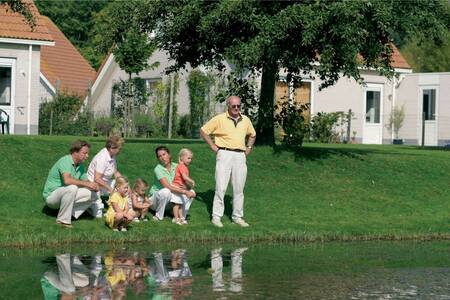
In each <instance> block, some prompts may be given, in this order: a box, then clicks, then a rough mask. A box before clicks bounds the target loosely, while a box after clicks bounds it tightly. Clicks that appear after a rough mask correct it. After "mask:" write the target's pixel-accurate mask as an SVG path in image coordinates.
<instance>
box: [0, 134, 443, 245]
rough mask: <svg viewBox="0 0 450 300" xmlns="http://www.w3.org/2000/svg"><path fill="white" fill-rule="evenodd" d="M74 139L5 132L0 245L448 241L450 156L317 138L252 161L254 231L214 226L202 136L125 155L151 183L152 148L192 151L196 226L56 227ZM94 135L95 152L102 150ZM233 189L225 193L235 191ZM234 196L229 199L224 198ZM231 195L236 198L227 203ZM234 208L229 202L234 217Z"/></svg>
mask: <svg viewBox="0 0 450 300" xmlns="http://www.w3.org/2000/svg"><path fill="white" fill-rule="evenodd" d="M72 140H73V138H72V137H41V136H39V137H19V136H15V137H14V136H1V137H0V153H1V155H0V165H1V166H2V172H1V173H2V175H1V177H0V191H1V193H0V211H1V212H2V217H1V218H0V246H2V245H3V246H6V245H17V246H31V245H49V244H66V243H71V242H82V241H96V242H98V243H104V242H114V243H121V242H126V241H150V242H154V243H159V242H167V241H178V242H179V241H183V240H186V241H191V240H196V241H236V240H247V241H256V240H290V241H299V240H332V239H340V240H351V239H378V238H381V239H391V238H449V237H450V234H448V229H449V222H448V219H449V218H448V212H449V203H450V202H449V200H448V199H449V197H450V193H449V184H448V174H449V171H450V160H449V156H450V153H449V152H447V151H443V150H433V149H428V150H421V149H417V148H415V147H406V146H404V147H394V146H364V145H316V144H308V145H305V147H304V148H303V149H302V150H301V151H300V152H299V153H292V152H289V151H286V150H284V149H281V148H280V149H275V150H273V149H272V148H269V147H257V148H256V149H255V151H254V152H253V153H252V155H251V156H250V157H249V159H248V169H249V176H248V178H247V185H246V191H245V195H246V201H245V214H246V215H245V218H246V220H247V221H248V222H249V223H250V224H251V227H249V228H245V229H242V228H238V227H237V226H235V225H231V224H230V221H229V218H224V220H223V221H224V225H225V227H224V228H223V229H217V228H214V227H213V226H211V225H210V223H209V219H210V212H211V206H212V198H213V195H214V155H213V153H212V152H211V151H210V150H209V149H208V148H207V146H206V145H205V144H204V143H201V142H197V141H189V140H186V141H156V140H130V141H127V144H126V145H125V148H124V150H123V152H122V153H121V154H120V155H119V157H118V164H119V169H120V171H121V172H122V173H123V174H125V175H127V176H128V177H129V178H130V179H131V181H132V182H133V181H134V179H135V178H136V177H138V176H142V177H144V178H145V179H146V180H148V181H149V182H151V181H152V179H153V176H152V169H153V167H154V165H155V164H156V160H155V158H154V153H153V151H154V149H155V147H156V146H157V145H159V144H160V143H163V144H167V143H169V142H170V144H169V147H170V148H171V150H172V152H173V153H174V154H175V153H177V152H178V150H179V149H180V148H181V147H183V146H187V147H189V148H191V149H192V150H193V151H194V164H193V165H192V167H191V174H192V176H193V178H194V179H196V181H197V185H198V187H197V188H196V191H197V194H198V199H197V201H196V202H194V204H193V207H192V209H191V223H190V225H189V226H185V227H179V226H175V225H173V224H171V223H170V221H169V219H166V220H165V221H164V222H163V223H158V224H154V223H152V222H149V223H140V224H135V225H133V228H132V230H130V231H129V232H127V233H125V234H123V233H115V232H112V231H110V230H108V229H107V228H106V227H105V226H104V225H103V221H101V220H91V219H90V218H88V217H86V218H83V219H81V220H79V221H76V222H74V225H75V226H74V228H73V229H71V230H65V229H62V228H59V227H57V226H56V225H55V224H54V222H55V217H54V216H51V215H47V214H45V213H43V211H42V208H43V206H44V202H43V200H41V192H42V187H43V184H44V182H45V178H46V176H47V173H48V170H49V169H50V167H51V166H52V164H53V163H54V162H55V161H56V160H57V159H58V158H59V157H60V156H62V155H64V154H65V153H67V150H68V145H69V144H70V142H71V141H72ZM89 141H91V142H92V145H93V147H92V149H91V151H92V152H91V153H92V154H91V157H92V156H93V155H94V154H95V153H96V152H97V151H98V150H100V149H101V148H102V147H103V144H104V140H103V139H92V138H91V139H89ZM230 191H231V190H229V193H228V195H230V194H231V193H230ZM230 199H231V197H230V196H228V197H227V200H230ZM228 202H229V201H228ZM230 211H231V207H230V205H228V206H227V207H226V214H227V215H228V216H230Z"/></svg>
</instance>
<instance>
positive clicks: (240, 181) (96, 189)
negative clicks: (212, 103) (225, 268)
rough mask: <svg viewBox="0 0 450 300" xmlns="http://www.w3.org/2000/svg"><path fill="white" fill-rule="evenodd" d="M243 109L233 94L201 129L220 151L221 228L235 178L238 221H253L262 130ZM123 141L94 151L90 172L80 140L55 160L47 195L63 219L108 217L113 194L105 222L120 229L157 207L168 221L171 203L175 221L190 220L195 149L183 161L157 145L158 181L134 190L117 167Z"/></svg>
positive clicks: (66, 222) (217, 216)
mask: <svg viewBox="0 0 450 300" xmlns="http://www.w3.org/2000/svg"><path fill="white" fill-rule="evenodd" d="M240 108H241V99H240V98H239V97H237V96H231V97H229V98H228V99H227V111H226V112H224V113H222V114H219V115H217V116H215V117H213V118H212V119H211V120H209V121H208V122H207V123H206V124H205V125H204V126H203V127H202V128H201V129H200V134H201V136H202V138H203V139H204V140H205V141H206V143H207V144H208V145H209V146H210V148H211V150H212V151H214V152H215V153H216V171H215V179H216V188H215V195H214V200H213V212H212V219H211V222H212V224H213V225H214V226H216V227H223V223H222V221H221V218H222V217H223V214H224V196H225V192H226V189H227V186H228V183H229V181H230V177H231V182H232V186H233V213H232V221H233V223H235V224H238V225H240V226H242V227H248V226H249V224H248V223H247V222H246V221H245V220H244V219H243V216H244V186H245V181H246V177H247V163H246V157H247V156H248V155H249V154H250V153H251V151H252V148H253V144H254V142H255V139H256V132H255V129H254V128H253V125H252V123H251V121H250V119H249V118H248V117H246V116H244V115H242V114H241V113H240ZM211 136H214V139H212V138H211ZM123 144H124V140H123V139H122V138H121V137H119V136H111V137H109V138H108V140H107V142H106V145H105V148H103V149H102V150H100V151H99V152H98V153H97V154H96V155H95V156H94V158H93V159H92V161H91V163H90V164H89V167H88V170H87V172H86V170H85V168H84V166H83V162H84V161H86V160H87V159H88V157H89V150H90V144H89V143H88V142H86V141H82V140H76V141H75V142H73V143H72V146H71V148H70V153H69V154H68V155H65V156H63V157H62V158H60V159H59V160H58V161H57V162H56V163H55V164H54V165H53V167H52V168H51V169H50V172H49V174H48V177H47V181H46V183H45V186H44V191H43V198H44V200H45V203H46V205H47V206H48V207H50V208H54V209H58V216H57V219H56V222H57V224H59V225H61V226H64V227H72V217H73V218H75V219H77V218H78V217H79V216H80V215H81V214H82V213H83V212H85V211H89V212H90V213H91V214H92V215H93V216H96V217H98V218H101V217H103V210H104V204H103V201H102V198H103V199H105V197H107V198H108V201H107V204H108V208H107V212H106V214H105V215H104V216H105V221H106V224H107V225H108V226H109V227H110V228H111V229H113V230H115V231H127V226H128V225H129V224H130V222H132V221H135V222H140V221H146V220H147V218H146V215H147V214H148V212H149V211H150V210H151V211H153V212H154V215H153V217H152V219H153V220H154V221H162V220H163V218H164V214H165V212H166V208H167V207H168V206H167V205H168V204H169V203H171V204H172V212H173V219H172V221H173V223H175V224H178V225H186V224H187V223H188V222H187V214H188V211H189V208H190V206H191V204H192V201H193V200H194V198H195V196H196V193H195V191H194V187H195V181H194V180H193V179H192V178H191V177H190V175H189V165H190V163H191V161H192V158H193V153H192V151H191V150H189V149H186V148H184V149H182V150H181V151H180V153H179V160H178V163H174V162H172V159H171V154H170V151H169V149H168V148H167V147H165V146H159V147H157V148H156V149H155V155H156V158H157V160H158V162H159V163H158V164H157V166H156V167H155V168H154V182H153V185H152V186H151V188H150V191H149V192H148V191H147V190H148V188H149V185H148V184H147V182H145V180H143V179H141V178H138V179H137V180H136V182H135V184H134V185H133V188H132V189H130V185H129V182H128V180H127V179H126V178H125V177H124V176H122V174H121V173H120V172H119V171H118V170H117V163H116V156H117V155H118V154H119V153H120V151H121V149H122V147H123Z"/></svg>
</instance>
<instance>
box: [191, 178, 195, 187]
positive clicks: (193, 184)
mask: <svg viewBox="0 0 450 300" xmlns="http://www.w3.org/2000/svg"><path fill="white" fill-rule="evenodd" d="M191 188H192V189H193V188H195V181H194V180H192V187H191Z"/></svg>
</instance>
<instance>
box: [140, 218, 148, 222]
mask: <svg viewBox="0 0 450 300" xmlns="http://www.w3.org/2000/svg"><path fill="white" fill-rule="evenodd" d="M140 220H141V221H142V222H148V219H147V218H142V219H140Z"/></svg>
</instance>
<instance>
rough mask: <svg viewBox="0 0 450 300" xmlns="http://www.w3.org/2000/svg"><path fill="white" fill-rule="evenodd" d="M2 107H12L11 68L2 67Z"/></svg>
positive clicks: (0, 97) (0, 82) (0, 98)
mask: <svg viewBox="0 0 450 300" xmlns="http://www.w3.org/2000/svg"><path fill="white" fill-rule="evenodd" d="M0 105H11V68H10V67H0Z"/></svg>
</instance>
